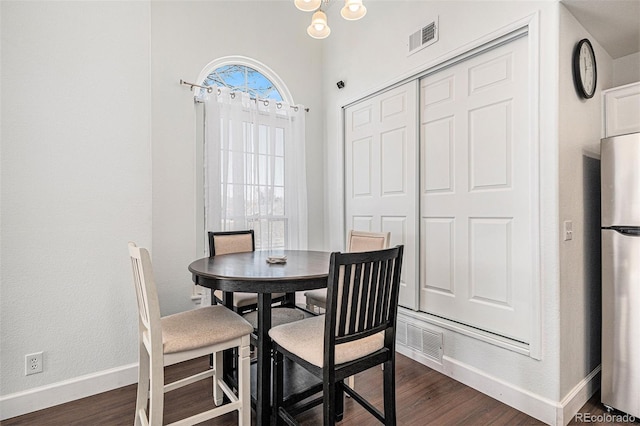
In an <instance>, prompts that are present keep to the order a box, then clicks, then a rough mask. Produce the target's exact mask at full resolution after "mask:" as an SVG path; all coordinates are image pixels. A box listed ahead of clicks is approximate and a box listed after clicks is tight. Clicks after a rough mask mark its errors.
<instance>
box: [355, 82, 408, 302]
mask: <svg viewBox="0 0 640 426" xmlns="http://www.w3.org/2000/svg"><path fill="white" fill-rule="evenodd" d="M417 86H418V83H417V81H413V82H410V83H406V84H404V85H402V86H400V87H397V88H395V89H392V90H389V91H386V92H384V93H381V94H379V95H377V96H375V97H373V98H369V99H367V100H365V101H362V102H360V103H358V104H354V105H352V106H350V107H348V108H346V109H345V117H344V118H345V121H344V123H345V132H344V134H345V227H346V229H347V230H349V229H356V230H359V231H371V232H380V231H382V232H387V231H389V232H391V241H390V245H391V246H392V247H393V246H395V245H398V244H404V246H405V249H404V259H403V265H402V287H401V289H400V305H401V306H405V307H408V308H411V309H417V308H418V300H417V296H418V284H417V282H418V280H417V266H416V257H417V254H416V253H417V204H418V197H417V191H418V189H417V180H418V179H417V176H418V174H417V173H418V172H417V166H418V160H417V155H416V152H417V127H418V126H417V121H418V114H417V92H418V87H417Z"/></svg>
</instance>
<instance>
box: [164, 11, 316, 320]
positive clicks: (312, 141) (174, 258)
mask: <svg viewBox="0 0 640 426" xmlns="http://www.w3.org/2000/svg"><path fill="white" fill-rule="evenodd" d="M151 11H152V14H151V24H152V25H151V45H152V54H151V58H152V63H151V67H152V81H153V86H152V89H153V251H154V256H155V258H154V260H155V264H154V266H155V267H156V268H157V271H158V274H159V275H160V277H161V278H160V279H159V283H158V286H159V292H160V296H161V301H162V302H165V303H164V305H163V308H162V309H163V314H167V313H172V312H176V311H178V310H183V309H188V308H190V307H192V304H191V302H190V300H189V296H190V292H191V288H190V286H189V283H190V282H191V277H190V276H189V274H188V271H187V266H188V265H189V263H190V262H191V261H193V260H194V259H195V258H196V257H201V254H200V253H198V252H197V250H196V238H198V237H199V234H197V233H198V232H200V230H199V229H197V223H198V221H197V220H196V219H197V215H198V214H201V212H197V211H196V199H197V198H198V197H201V194H199V193H196V185H195V178H196V146H195V108H194V105H193V96H192V94H191V92H189V89H188V87H186V86H180V85H179V84H178V81H179V80H180V79H184V80H186V81H190V82H193V81H195V80H196V79H197V77H198V74H199V73H200V72H201V71H202V70H203V68H204V67H205V66H206V65H207V64H208V63H209V62H211V61H213V60H214V59H217V58H220V57H223V56H229V55H240V56H247V57H250V58H253V59H255V60H257V61H259V62H262V63H263V64H265V65H267V66H268V67H269V68H271V69H272V70H273V71H274V72H275V73H276V74H277V75H278V76H279V77H280V78H281V79H282V80H283V81H284V82H285V84H286V85H287V87H288V88H289V90H290V92H291V94H292V96H293V98H294V101H295V102H296V103H301V104H304V105H306V106H307V107H309V108H310V111H309V112H308V113H307V115H306V124H307V132H306V138H307V144H306V155H307V159H308V160H307V183H308V210H309V244H310V247H311V248H315V249H321V248H323V245H324V241H323V240H324V230H323V226H324V223H323V214H324V212H323V188H324V176H323V173H324V170H323V163H322V159H323V158H324V142H323V141H324V135H323V129H322V123H323V109H322V101H323V91H322V88H321V71H322V64H321V62H320V58H321V49H322V44H321V43H320V42H318V41H317V40H313V39H311V38H310V37H308V36H307V35H306V32H305V31H306V27H307V25H308V22H307V18H308V16H307V15H306V14H304V13H303V12H300V11H298V10H297V9H296V8H295V7H294V6H293V4H292V3H291V2H237V1H234V2H231V1H228V2H201V1H195V2H156V1H154V2H152V5H151Z"/></svg>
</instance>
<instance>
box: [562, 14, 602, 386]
mask: <svg viewBox="0 0 640 426" xmlns="http://www.w3.org/2000/svg"><path fill="white" fill-rule="evenodd" d="M560 33H561V34H562V37H561V38H560V56H559V57H560V63H559V65H560V66H559V86H560V104H559V107H560V108H559V116H558V117H559V144H558V149H559V154H558V162H559V175H558V181H559V217H560V226H562V223H563V221H565V220H571V221H572V222H573V239H572V240H570V241H563V240H562V239H560V240H559V252H560V299H561V304H560V309H561V313H562V315H561V331H560V332H561V365H563V366H565V367H564V368H562V369H561V376H560V379H561V393H562V394H566V393H567V392H569V391H570V390H571V388H572V387H573V386H575V385H576V383H578V382H579V381H580V380H582V379H583V378H584V377H585V376H586V375H587V374H588V373H589V372H591V371H592V370H594V369H595V368H596V367H598V365H599V364H600V328H601V276H600V274H601V270H600V164H599V158H600V135H601V133H600V132H601V121H602V119H601V118H602V97H601V91H602V90H603V89H607V88H609V87H611V84H612V83H611V81H612V75H613V72H612V70H613V61H612V59H611V57H610V56H609V55H608V54H607V52H606V51H605V50H604V49H603V48H602V47H601V46H600V45H599V44H598V42H597V41H596V40H595V39H594V37H592V36H591V35H590V34H589V33H588V32H587V31H586V30H585V28H584V27H582V25H580V23H579V22H578V21H577V20H576V19H575V18H574V17H573V15H571V13H570V12H569V11H568V10H567V9H566V8H565V7H564V5H561V6H560ZM583 38H588V39H589V40H590V41H591V43H592V45H593V47H594V49H595V54H596V60H597V66H598V81H597V88H596V93H595V95H594V96H593V98H591V99H587V100H585V99H582V98H581V97H579V96H578V95H577V92H576V89H575V85H574V82H573V77H572V69H571V66H572V62H571V59H572V53H573V49H574V48H575V45H576V43H577V42H578V41H580V40H582V39H583Z"/></svg>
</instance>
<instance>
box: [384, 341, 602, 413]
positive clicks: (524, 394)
mask: <svg viewBox="0 0 640 426" xmlns="http://www.w3.org/2000/svg"><path fill="white" fill-rule="evenodd" d="M396 350H397V351H398V352H399V353H401V354H403V355H405V356H407V357H409V358H411V359H413V360H415V361H417V362H419V363H421V364H423V365H426V366H427V367H429V368H431V369H433V370H436V371H438V372H440V373H442V374H444V375H446V376H449V377H451V378H452V379H454V380H457V381H458V382H460V383H463V384H465V385H467V386H469V387H472V388H474V389H476V390H477V391H479V392H482V393H484V394H486V395H488V396H490V397H491V398H493V399H496V400H498V401H500V402H502V403H504V404H507V405H508V406H510V407H513V408H515V409H516V410H518V411H522V412H523V413H526V414H528V415H529V416H531V417H534V418H536V419H538V420H540V421H541V422H544V423H546V424H549V425H553V426H565V425H566V424H568V423H569V422H570V421H571V419H572V418H573V416H574V415H575V414H576V413H577V412H578V410H579V409H580V408H581V407H582V406H583V405H584V404H585V403H586V402H587V401H588V400H589V398H591V396H592V395H593V393H594V392H595V391H596V390H597V389H598V388H599V385H600V380H599V373H600V367H599V366H598V367H597V368H596V369H594V370H593V371H592V372H591V373H590V374H589V375H588V376H587V377H586V378H584V379H583V380H582V381H581V382H580V383H578V384H577V385H576V386H575V387H574V389H572V390H571V391H570V392H569V393H568V394H567V396H566V397H565V398H564V399H563V400H562V401H561V402H555V401H552V400H550V399H547V398H544V397H542V396H540V395H537V394H534V393H532V392H530V391H527V390H526V389H522V388H519V387H517V386H514V385H513V384H511V383H508V382H505V381H503V380H501V379H498V378H496V377H493V376H490V375H488V374H486V373H485V372H483V371H480V370H478V369H477V368H475V367H472V366H470V365H468V364H465V363H462V362H460V361H457V360H455V359H453V358H450V357H448V356H446V355H445V356H443V358H442V364H439V363H437V362H435V361H434V360H432V359H430V358H428V357H425V356H423V355H422V354H420V352H418V351H416V350H414V349H411V348H409V347H407V346H404V345H402V344H396Z"/></svg>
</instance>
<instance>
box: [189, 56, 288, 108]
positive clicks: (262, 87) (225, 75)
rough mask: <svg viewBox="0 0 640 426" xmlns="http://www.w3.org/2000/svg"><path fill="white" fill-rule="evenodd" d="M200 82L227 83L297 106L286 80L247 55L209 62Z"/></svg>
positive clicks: (253, 93)
mask: <svg viewBox="0 0 640 426" xmlns="http://www.w3.org/2000/svg"><path fill="white" fill-rule="evenodd" d="M198 81H199V82H200V83H201V84H202V85H203V86H214V85H215V86H224V87H228V88H229V89H231V90H232V91H239V92H245V93H249V95H250V96H251V97H255V98H258V99H273V100H277V101H283V102H286V103H288V104H290V105H295V102H294V101H293V96H291V92H289V89H288V88H287V86H286V85H285V84H284V82H283V81H282V79H281V78H280V77H279V76H278V75H277V74H276V73H275V72H274V71H273V70H272V69H271V68H269V67H268V66H267V65H265V64H263V63H261V62H259V61H256V60H255V59H251V58H248V57H246V56H224V57H222V58H218V59H215V60H213V61H211V62H209V63H208V64H207V65H206V66H205V67H204V69H203V70H202V72H201V73H200V75H199V76H198Z"/></svg>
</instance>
